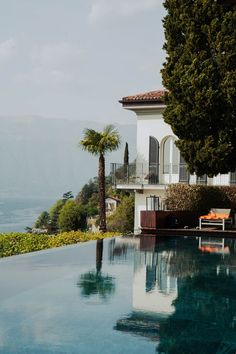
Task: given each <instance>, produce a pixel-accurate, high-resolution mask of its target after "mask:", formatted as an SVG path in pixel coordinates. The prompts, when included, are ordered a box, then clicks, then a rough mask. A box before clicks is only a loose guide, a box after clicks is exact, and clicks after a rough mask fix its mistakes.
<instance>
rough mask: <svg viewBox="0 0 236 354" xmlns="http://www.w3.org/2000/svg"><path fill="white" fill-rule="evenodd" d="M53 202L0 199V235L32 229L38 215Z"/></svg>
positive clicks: (36, 199)
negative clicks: (27, 227)
mask: <svg viewBox="0 0 236 354" xmlns="http://www.w3.org/2000/svg"><path fill="white" fill-rule="evenodd" d="M54 202H55V200H53V199H44V198H41V199H40V198H19V197H18V198H13V197H8V198H6V197H5V198H1V200H0V233H4V232H16V231H17V232H25V227H26V226H29V227H32V226H33V224H34V222H35V220H36V219H37V218H38V216H39V214H40V213H41V212H42V211H44V210H48V209H49V208H50V207H51V205H52V204H53V203H54Z"/></svg>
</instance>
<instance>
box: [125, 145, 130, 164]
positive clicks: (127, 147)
mask: <svg viewBox="0 0 236 354" xmlns="http://www.w3.org/2000/svg"><path fill="white" fill-rule="evenodd" d="M128 164H129V145H128V143H125V151H124V165H128Z"/></svg>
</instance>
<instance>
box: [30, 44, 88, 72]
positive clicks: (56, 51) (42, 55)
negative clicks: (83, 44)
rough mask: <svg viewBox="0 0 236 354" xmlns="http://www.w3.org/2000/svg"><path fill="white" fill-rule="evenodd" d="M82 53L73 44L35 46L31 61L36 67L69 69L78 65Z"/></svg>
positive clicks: (77, 46)
mask: <svg viewBox="0 0 236 354" xmlns="http://www.w3.org/2000/svg"><path fill="white" fill-rule="evenodd" d="M83 54H84V51H82V50H81V49H80V47H79V45H78V44H75V43H67V42H60V43H49V44H43V45H35V46H34V47H33V49H32V51H31V59H32V61H33V62H34V64H36V65H37V66H41V67H47V68H65V67H67V68H70V67H71V66H75V65H78V61H80V60H81V58H82V56H83Z"/></svg>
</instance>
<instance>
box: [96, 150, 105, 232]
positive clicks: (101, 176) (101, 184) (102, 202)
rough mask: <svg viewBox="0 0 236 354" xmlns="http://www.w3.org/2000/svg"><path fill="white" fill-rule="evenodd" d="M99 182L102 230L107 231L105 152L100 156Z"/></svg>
mask: <svg viewBox="0 0 236 354" xmlns="http://www.w3.org/2000/svg"><path fill="white" fill-rule="evenodd" d="M98 184H99V218H100V230H101V231H102V232H106V202H105V198H106V196H105V158H104V155H103V154H100V156H99V168H98Z"/></svg>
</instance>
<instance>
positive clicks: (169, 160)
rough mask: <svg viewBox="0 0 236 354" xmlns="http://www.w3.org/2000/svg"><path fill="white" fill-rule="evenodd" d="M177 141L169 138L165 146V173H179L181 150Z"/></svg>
mask: <svg viewBox="0 0 236 354" xmlns="http://www.w3.org/2000/svg"><path fill="white" fill-rule="evenodd" d="M175 141H176V139H175V138H174V137H172V136H169V137H168V138H167V139H166V141H165V142H164V145H163V173H176V174H177V173H178V164H179V150H178V148H177V146H176V145H175Z"/></svg>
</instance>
